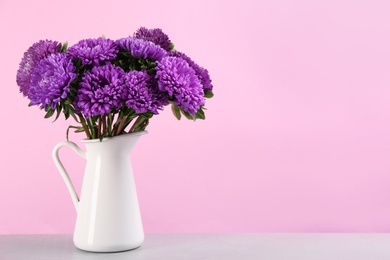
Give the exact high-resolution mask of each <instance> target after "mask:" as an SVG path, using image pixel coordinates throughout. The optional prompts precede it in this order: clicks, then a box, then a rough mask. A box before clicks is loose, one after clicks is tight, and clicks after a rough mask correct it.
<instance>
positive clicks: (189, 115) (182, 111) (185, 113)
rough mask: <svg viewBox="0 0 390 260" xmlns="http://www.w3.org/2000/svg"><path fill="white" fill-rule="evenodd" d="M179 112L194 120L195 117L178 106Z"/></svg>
mask: <svg viewBox="0 0 390 260" xmlns="http://www.w3.org/2000/svg"><path fill="white" fill-rule="evenodd" d="M180 111H181V113H182V114H183V115H184V116H185V117H186V118H187V119H189V120H195V119H196V118H195V117H194V116H191V114H190V113H188V112H187V111H184V110H183V109H182V108H180Z"/></svg>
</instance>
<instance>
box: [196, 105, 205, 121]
mask: <svg viewBox="0 0 390 260" xmlns="http://www.w3.org/2000/svg"><path fill="white" fill-rule="evenodd" d="M195 118H196V119H198V118H199V119H202V120H204V119H206V116H205V115H204V111H203V108H202V107H201V108H200V109H199V110H198V112H196V114H195Z"/></svg>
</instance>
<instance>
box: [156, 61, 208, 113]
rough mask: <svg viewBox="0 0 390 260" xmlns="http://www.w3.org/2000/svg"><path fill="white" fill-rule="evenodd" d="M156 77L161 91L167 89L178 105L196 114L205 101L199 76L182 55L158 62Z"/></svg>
mask: <svg viewBox="0 0 390 260" xmlns="http://www.w3.org/2000/svg"><path fill="white" fill-rule="evenodd" d="M156 78H157V79H158V87H159V89H160V90H161V91H167V92H168V94H169V96H171V97H173V101H174V103H175V104H176V105H178V106H179V107H181V108H182V109H183V110H184V111H186V112H188V113H190V114H191V115H195V113H196V112H197V111H198V110H199V109H200V107H201V106H202V105H204V103H205V98H204V92H203V88H202V84H201V83H200V80H199V78H198V77H197V76H196V75H195V71H194V69H193V68H191V67H190V65H189V64H188V62H187V61H185V60H184V59H182V58H180V57H170V56H168V57H165V58H163V59H162V60H161V61H158V62H157V66H156Z"/></svg>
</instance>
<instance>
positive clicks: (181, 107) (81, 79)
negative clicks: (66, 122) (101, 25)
mask: <svg viewBox="0 0 390 260" xmlns="http://www.w3.org/2000/svg"><path fill="white" fill-rule="evenodd" d="M16 82H17V84H18V86H19V88H20V92H21V93H22V94H23V95H24V96H26V97H27V98H28V99H29V100H30V104H29V105H30V106H33V105H35V106H39V107H40V108H41V109H42V110H44V111H45V112H46V115H45V118H50V117H52V116H55V120H57V118H58V117H59V116H60V115H61V114H63V115H64V116H65V119H68V118H70V117H72V118H73V119H74V120H75V121H76V123H77V124H78V125H71V126H69V127H68V129H67V131H66V133H67V134H66V135H67V138H68V133H69V129H75V132H85V134H86V137H87V139H100V140H102V139H103V138H104V137H113V136H117V135H123V134H127V133H133V132H137V131H143V130H145V128H146V127H147V125H148V123H149V120H150V119H151V118H152V117H153V116H154V115H157V114H158V111H159V110H162V109H163V108H164V107H165V106H167V105H170V106H171V108H172V111H173V114H174V115H175V116H176V118H177V119H180V118H181V116H182V115H184V116H185V117H186V118H188V119H193V120H195V119H204V118H205V114H204V110H205V107H204V106H205V100H206V98H211V97H212V96H213V86H212V84H211V79H210V76H209V73H208V71H207V70H206V69H204V68H202V67H201V66H199V65H198V64H197V63H195V62H194V61H193V60H192V59H191V58H190V57H188V56H187V55H186V54H184V53H182V52H179V51H177V50H175V49H174V45H173V44H172V42H171V41H170V39H169V37H168V36H167V35H166V34H165V33H164V32H163V31H162V30H161V29H147V28H144V27H141V28H139V29H138V30H137V31H136V32H135V33H134V35H133V36H129V37H126V38H122V39H118V40H111V39H108V38H106V37H101V38H97V39H84V40H81V41H79V42H78V43H77V44H75V45H73V46H71V47H69V48H68V45H67V43H64V44H61V43H58V42H56V41H51V40H41V41H39V42H37V43H34V44H33V45H32V46H31V47H30V48H29V49H28V50H27V51H26V52H25V53H24V56H23V58H22V61H21V62H20V65H19V69H18V71H17V76H16ZM55 120H54V121H55Z"/></svg>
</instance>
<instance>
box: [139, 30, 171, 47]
mask: <svg viewBox="0 0 390 260" xmlns="http://www.w3.org/2000/svg"><path fill="white" fill-rule="evenodd" d="M134 37H135V38H138V39H143V40H146V41H150V42H153V43H154V44H157V45H159V46H161V48H163V49H164V50H166V51H168V52H169V51H171V49H172V43H171V41H170V40H169V37H168V35H166V34H165V33H163V31H162V30H161V29H159V28H156V29H147V28H145V27H141V28H139V29H138V30H137V32H136V33H135V34H134Z"/></svg>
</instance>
